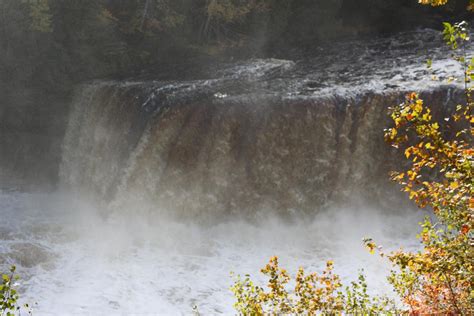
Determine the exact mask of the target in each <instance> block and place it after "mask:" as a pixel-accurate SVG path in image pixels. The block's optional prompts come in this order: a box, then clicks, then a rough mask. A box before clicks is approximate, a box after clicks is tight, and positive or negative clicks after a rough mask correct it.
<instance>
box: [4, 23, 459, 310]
mask: <svg viewBox="0 0 474 316" xmlns="http://www.w3.org/2000/svg"><path fill="white" fill-rule="evenodd" d="M430 34H431V35H432V33H430V32H422V33H421V34H420V33H413V34H405V35H400V36H399V37H395V38H392V39H386V40H380V41H375V42H349V43H346V44H344V45H345V46H344V45H342V46H339V47H335V48H331V49H332V50H329V51H322V52H320V53H318V54H317V55H318V56H316V57H314V56H312V57H311V58H303V59H302V60H301V61H298V62H292V61H287V60H276V59H268V60H250V61H247V62H241V63H236V64H231V65H216V66H215V67H211V68H212V70H210V71H209V73H208V74H205V75H202V76H201V77H200V78H191V79H187V80H182V81H165V80H163V81H154V80H143V79H141V80H134V81H127V82H115V81H97V82H92V83H88V84H84V85H82V86H79V87H77V89H76V92H75V97H74V100H73V104H72V108H71V114H70V118H69V123H68V127H67V132H66V135H65V139H64V142H63V155H62V164H61V167H60V185H59V186H60V188H61V191H62V192H61V193H58V194H56V195H53V196H51V195H48V196H47V197H45V196H42V195H40V196H36V195H31V194H24V193H2V194H1V195H0V201H1V204H2V205H5V212H9V213H8V214H7V216H6V218H7V219H8V220H6V221H5V222H2V223H1V224H0V236H1V242H0V254H1V255H0V264H3V265H8V264H10V263H17V264H18V265H19V266H20V271H21V273H22V275H24V278H25V282H24V283H23V288H24V289H25V290H26V296H25V298H26V299H27V300H30V301H31V300H33V301H37V302H38V307H37V309H38V313H39V314H41V313H45V314H48V313H50V314H67V313H72V314H78V313H79V314H82V313H87V314H108V315H112V314H128V313H132V312H133V313H157V314H177V313H183V314H189V313H190V312H191V311H192V308H193V306H194V305H196V306H197V307H198V309H199V311H200V312H203V313H204V314H216V313H232V303H231V301H232V297H231V294H230V292H229V290H228V287H229V286H230V284H231V283H232V280H231V278H230V277H229V272H230V271H234V272H236V273H242V274H245V273H251V274H253V275H255V276H257V273H258V271H259V267H261V266H263V265H264V264H265V262H266V261H267V260H268V258H269V257H270V256H272V255H279V256H280V257H281V260H282V264H283V265H285V266H287V267H288V268H289V271H293V272H294V271H296V268H297V266H299V265H303V266H305V268H307V269H309V270H315V271H317V270H320V268H321V266H322V265H323V264H324V263H323V262H324V261H325V260H327V259H334V260H335V262H336V270H337V272H339V273H341V274H342V276H343V278H344V280H346V281H348V280H351V279H353V278H354V275H355V274H356V272H357V270H358V269H360V268H365V270H366V273H367V274H368V277H369V278H368V279H369V284H370V285H371V286H372V291H376V292H381V293H385V292H388V287H387V284H386V282H384V278H383V275H384V274H385V273H386V271H387V267H386V263H384V261H383V260H381V259H378V258H374V257H370V256H369V255H368V254H366V253H365V251H364V249H363V247H362V243H361V238H363V237H364V236H372V237H374V238H375V239H377V240H378V241H379V243H381V244H384V246H386V247H387V248H393V247H399V246H400V245H404V246H407V247H416V240H415V239H414V236H415V235H416V230H417V228H416V227H417V222H418V219H419V218H420V216H422V214H420V213H418V212H415V211H413V209H412V208H411V207H410V206H409V205H408V204H404V203H402V202H400V201H401V199H399V197H400V195H399V193H398V188H397V187H396V186H395V185H393V184H391V183H390V182H389V181H388V179H387V173H388V171H390V170H392V169H394V168H397V167H400V166H399V165H398V164H397V163H396V161H398V157H397V156H396V155H397V153H396V151H394V150H393V149H391V148H390V147H389V146H387V145H386V144H385V143H384V141H383V129H384V128H385V127H387V125H388V124H389V119H388V118H387V115H386V112H387V107H388V106H391V105H393V104H397V103H399V102H400V101H401V100H402V99H403V97H404V94H405V93H406V92H407V91H412V90H416V91H422V92H423V95H422V96H423V98H424V99H425V101H426V103H427V104H430V105H431V106H432V107H433V108H434V109H435V115H442V114H443V113H444V112H445V111H449V110H450V108H451V107H452V106H453V105H455V104H456V102H457V101H458V100H461V98H462V93H461V92H460V90H459V87H457V86H456V85H450V86H442V85H440V82H439V81H432V80H431V79H430V78H429V76H428V78H425V77H426V76H427V75H429V74H430V72H432V73H435V74H436V75H437V76H438V77H439V78H442V77H448V76H450V75H451V74H454V73H456V72H457V71H458V70H459V68H458V67H457V66H456V65H455V64H451V63H449V62H447V61H444V60H441V61H437V62H434V63H433V66H432V69H431V70H426V69H425V67H424V66H423V65H422V61H423V60H424V59H425V58H426V56H425V55H424V54H419V53H418V52H416V50H417V48H419V47H425V48H426V47H430V46H429V45H433V47H438V46H440V45H439V43H427V42H421V38H429V36H430ZM402 43H403V45H402ZM335 51H337V52H338V53H337V54H336V53H335ZM431 53H432V54H434V56H435V57H436V56H437V55H440V54H441V52H440V51H437V50H433V51H431ZM357 65H359V66H357ZM257 279H258V277H257Z"/></svg>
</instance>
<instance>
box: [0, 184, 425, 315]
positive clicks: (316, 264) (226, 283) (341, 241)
mask: <svg viewBox="0 0 474 316" xmlns="http://www.w3.org/2000/svg"><path fill="white" fill-rule="evenodd" d="M72 205H75V206H74V207H72ZM0 207H1V208H0V212H1V215H2V216H1V217H2V221H1V224H0V225H1V226H0V232H2V237H1V239H0V258H2V259H3V268H5V267H6V266H7V265H9V264H13V263H15V264H17V265H19V273H20V274H21V275H22V277H23V281H22V283H21V289H22V290H23V291H24V295H23V297H24V299H25V300H27V301H29V302H37V303H38V304H37V306H36V308H35V315H83V314H85V315H129V314H135V315H146V314H148V315H150V314H160V315H163V314H171V315H176V314H190V313H191V312H192V310H193V306H197V307H198V310H199V311H200V312H201V313H202V314H204V315H209V314H219V313H223V314H233V313H234V311H233V308H232V304H233V298H232V294H231V292H230V291H229V287H230V286H231V284H232V279H231V277H230V272H231V271H233V272H235V273H239V274H246V273H249V274H251V275H252V276H253V278H254V279H255V280H257V281H259V282H262V283H261V284H262V285H263V284H264V281H265V279H264V278H263V277H262V276H261V275H260V274H259V272H258V271H259V269H260V268H261V267H262V266H264V265H265V264H266V262H267V261H268V259H269V258H270V257H271V256H273V255H277V256H279V257H280V260H281V265H282V266H284V267H286V268H288V270H289V271H290V273H292V274H293V275H294V274H295V273H296V270H297V268H298V267H299V266H303V267H305V268H306V269H307V270H308V271H321V269H322V268H323V266H324V262H325V260H328V259H333V260H335V268H336V272H338V273H340V274H341V275H342V277H343V279H344V281H345V282H346V283H347V282H349V281H350V280H353V279H354V278H355V277H356V275H357V271H358V270H359V269H361V268H363V269H365V271H366V273H367V275H368V282H369V286H370V288H371V291H372V292H377V293H388V294H390V287H389V285H388V284H387V283H386V281H385V275H386V274H387V272H388V265H387V263H386V262H384V261H383V260H382V259H380V258H379V257H377V256H373V255H370V254H368V253H367V251H366V250H365V249H364V247H363V245H362V242H361V239H362V238H363V237H365V236H371V237H373V238H374V239H376V240H377V241H378V242H379V244H383V245H384V246H385V248H397V247H399V246H402V245H404V246H406V247H416V246H417V242H416V239H415V235H416V232H417V223H418V221H419V219H420V218H421V217H422V214H420V213H415V212H412V211H406V212H400V213H399V214H391V215H388V214H384V213H383V212H379V211H377V210H370V209H352V210H350V209H344V210H342V209H341V210H330V211H327V212H325V213H321V214H319V215H317V216H316V217H315V218H314V220H312V221H311V222H308V221H303V220H298V219H295V220H294V221H293V222H291V223H288V222H283V221H281V220H277V219H273V218H271V217H269V218H267V219H266V220H265V221H264V222H261V223H248V222H243V221H237V222H236V221H233V222H228V223H221V224H216V225H214V226H208V227H199V226H197V225H194V224H183V223H177V222H172V221H164V220H160V218H157V217H156V216H155V217H148V216H146V215H144V214H140V213H138V212H135V213H134V212H133V211H130V212H128V213H127V214H129V215H117V214H116V215H115V216H111V217H108V218H104V217H102V216H101V215H99V214H100V212H98V211H97V210H96V209H95V208H93V207H91V206H90V205H86V204H84V203H78V201H77V200H76V201H72V200H70V198H64V197H60V196H57V195H32V194H24V193H1V194H0ZM20 243H21V244H23V245H26V246H24V247H23V248H21V249H22V251H23V252H25V254H26V256H29V257H30V260H31V261H32V263H31V264H29V265H27V266H24V265H22V262H18V256H14V255H12V254H13V253H15V252H14V251H13V249H14V246H15V244H20ZM35 247H36V248H40V249H41V251H42V252H43V255H42V256H38V255H36V254H37V253H39V252H40V251H35V252H32V251H31V249H36V248H35ZM35 260H37V261H36V262H35ZM1 262H2V261H0V263H1Z"/></svg>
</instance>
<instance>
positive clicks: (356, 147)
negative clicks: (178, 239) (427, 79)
mask: <svg viewBox="0 0 474 316" xmlns="http://www.w3.org/2000/svg"><path fill="white" fill-rule="evenodd" d="M260 63H264V61H260ZM270 63H271V64H270V65H266V66H267V67H260V68H259V69H263V74H262V73H261V72H259V71H260V70H258V71H255V69H256V68H258V67H255V65H252V67H248V69H251V71H252V73H251V74H252V76H248V73H247V76H246V75H245V73H244V75H242V72H241V73H239V75H238V76H237V77H231V76H228V77H227V78H226V77H225V76H224V78H220V79H215V80H194V81H183V82H179V83H176V82H157V81H144V82H143V81H141V82H125V83H124V82H122V83H119V82H93V83H91V84H86V85H83V86H80V87H78V88H77V91H76V97H75V99H74V102H73V110H72V113H71V116H70V122H69V126H68V129H67V133H66V137H65V141H64V145H63V163H62V166H61V171H60V178H61V182H62V185H63V187H69V188H71V189H73V190H75V191H77V192H83V193H84V194H87V195H89V196H94V197H95V198H97V199H99V200H101V201H107V203H108V204H109V206H110V205H113V206H114V207H117V206H123V207H133V206H135V207H136V206H137V205H140V206H144V205H146V207H147V208H148V209H149V211H158V210H159V211H164V212H166V213H167V214H171V215H173V216H178V217H180V218H193V219H195V220H197V219H202V220H206V219H209V218H219V217H223V216H227V215H229V214H233V215H235V216H243V217H246V218H248V217H250V218H252V217H255V216H259V214H265V211H268V210H270V211H271V212H273V214H279V215H282V216H289V215H291V214H294V213H299V214H312V213H315V212H317V210H320V209H324V208H327V207H329V206H333V205H338V204H341V203H354V201H362V202H363V203H372V204H376V205H379V206H380V205H382V206H384V207H385V208H389V207H396V205H397V203H398V202H397V201H398V199H397V197H398V188H397V187H396V186H395V185H393V184H391V183H390V181H389V180H388V173H389V171H390V170H394V169H396V168H397V167H399V165H397V163H395V161H397V160H400V157H399V156H397V155H399V153H397V151H396V150H394V149H393V148H391V147H390V146H388V145H387V144H385V143H384V140H383V130H384V128H386V127H387V126H389V124H390V120H389V117H388V115H387V108H388V107H389V106H393V105H395V104H398V103H400V102H401V101H402V100H403V98H404V95H405V94H406V92H407V91H409V90H407V89H404V88H400V89H392V90H388V91H383V92H377V91H375V92H374V91H367V90H358V91H356V92H354V93H352V94H351V93H339V94H338V93H333V94H328V93H315V94H311V95H297V94H292V93H287V92H286V91H284V92H280V91H277V92H274V91H269V90H268V89H267V90H266V91H264V92H262V90H261V88H260V87H259V88H258V89H259V92H258V93H255V91H254V90H253V89H255V86H257V85H262V82H266V85H269V84H271V83H273V82H275V81H276V80H277V79H275V71H276V70H280V72H279V73H278V74H277V75H276V78H280V77H281V71H282V70H281V69H282V67H283V68H285V69H284V70H283V72H288V68H291V66H290V67H288V63H275V61H274V60H271V61H270ZM282 65H283V66H282ZM231 73H233V74H235V73H236V72H235V71H234V72H231ZM268 73H271V77H270V79H269V77H266V76H268ZM256 74H258V75H256ZM242 78H245V79H242ZM262 78H264V79H262ZM293 80H296V79H293ZM299 80H301V79H299ZM236 86H238V87H239V88H238V89H236V88H235V87H236ZM423 97H424V98H425V99H426V101H427V103H430V105H431V106H433V107H434V108H435V109H439V110H440V111H444V110H443V109H446V108H447V107H448V105H449V104H451V103H453V102H454V100H455V99H456V98H457V99H460V98H461V97H462V96H461V93H459V91H457V90H455V89H454V88H453V87H438V88H436V89H430V90H429V91H426V93H424V95H423ZM440 111H438V112H440Z"/></svg>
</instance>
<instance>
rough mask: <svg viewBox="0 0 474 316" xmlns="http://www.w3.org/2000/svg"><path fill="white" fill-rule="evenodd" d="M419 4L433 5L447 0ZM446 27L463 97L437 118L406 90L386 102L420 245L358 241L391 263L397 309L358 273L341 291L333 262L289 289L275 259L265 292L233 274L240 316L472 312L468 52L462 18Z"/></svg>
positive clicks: (472, 129)
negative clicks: (423, 213) (389, 247)
mask: <svg viewBox="0 0 474 316" xmlns="http://www.w3.org/2000/svg"><path fill="white" fill-rule="evenodd" d="M419 2H420V3H422V4H428V5H432V6H438V5H443V4H445V3H447V2H448V1H447V0H439V1H437V0H426V1H425V0H420V1H419ZM473 2H474V1H471V2H470V4H471V5H470V7H469V9H471V8H472V7H474V6H473V5H472V4H473ZM444 26H445V30H444V32H443V37H444V39H445V41H446V43H447V45H448V46H449V47H450V48H451V49H452V50H453V56H454V58H455V60H457V61H458V62H459V63H460V64H461V66H462V68H463V69H464V71H463V72H464V73H463V78H462V81H463V82H464V90H465V96H466V97H465V103H464V104H459V105H457V106H456V107H455V109H453V111H452V113H451V114H450V115H449V116H448V117H446V118H444V119H442V120H440V119H439V118H437V119H435V118H434V115H433V113H432V110H431V109H430V108H429V106H426V105H425V104H424V102H423V100H422V99H421V98H420V96H419V95H418V94H417V93H410V94H408V95H407V97H406V99H405V101H404V102H403V103H402V104H400V105H398V106H396V107H393V108H390V116H391V118H392V120H393V126H392V127H391V128H388V129H387V130H386V131H385V139H386V141H387V142H388V143H390V144H391V145H392V146H393V147H395V148H397V149H399V150H400V151H401V152H402V154H403V158H404V159H406V168H405V170H403V171H397V172H393V173H392V175H391V177H392V179H393V180H394V181H396V182H398V183H399V184H400V185H401V186H402V190H403V191H405V192H407V194H408V196H409V198H410V199H411V200H413V201H414V202H415V203H416V205H417V206H418V207H420V208H426V209H428V210H429V211H430V214H431V216H427V217H426V219H425V220H424V222H422V223H421V229H422V230H421V233H420V234H419V238H420V241H421V245H422V247H421V250H420V251H417V252H410V251H405V250H403V249H400V250H398V251H394V252H390V253H384V252H383V250H382V248H381V247H378V246H377V245H376V244H375V242H374V241H373V240H372V239H370V238H369V239H365V240H364V242H365V244H366V246H367V248H368V249H369V251H370V252H371V253H374V252H375V251H376V250H378V251H379V253H380V255H381V256H383V257H387V258H388V260H389V261H390V262H391V263H392V267H393V269H392V271H391V274H390V276H389V277H388V280H389V282H390V283H391V284H392V286H393V288H394V290H395V292H396V293H397V294H398V296H399V298H400V300H401V302H402V303H403V305H402V306H400V309H399V310H398V309H397V307H395V304H393V302H391V301H390V300H388V299H386V298H373V297H370V296H369V295H368V294H367V292H366V283H365V279H364V277H363V275H362V274H361V275H360V276H359V282H353V283H352V286H351V287H347V288H346V291H345V292H343V291H341V288H342V284H341V282H340V279H339V277H338V276H337V275H335V274H333V272H332V267H333V263H332V262H328V264H327V267H326V270H325V271H324V272H323V273H322V274H321V275H318V274H309V275H305V273H304V270H303V269H300V270H299V271H298V274H297V276H296V279H295V282H296V286H295V288H294V290H293V291H292V292H291V293H289V292H287V290H286V286H287V284H288V282H289V281H290V277H289V276H288V273H287V272H286V271H285V270H283V269H281V268H280V267H279V266H278V259H277V258H276V257H274V258H272V259H271V260H270V263H269V264H268V265H267V266H266V267H265V268H264V269H262V273H264V274H265V275H267V276H268V277H269V279H270V280H269V283H268V288H269V291H268V292H265V291H264V289H262V288H260V287H258V286H255V285H254V284H253V283H252V281H251V280H250V279H249V277H247V278H246V279H244V280H242V279H240V278H238V279H237V280H236V283H235V285H234V286H233V288H232V290H233V292H234V294H235V297H236V298H237V303H236V304H235V307H236V309H237V310H238V311H239V312H240V313H241V314H244V315H247V314H252V315H261V314H265V313H272V314H280V313H284V314H308V315H314V314H331V315H332V314H342V313H343V314H363V315H377V314H395V315H398V314H409V315H474V259H473V258H474V233H473V232H474V230H473V228H474V194H473V193H474V177H473V169H474V148H473V145H474V115H473V107H474V100H473V98H472V93H471V90H472V89H471V81H472V80H474V58H472V59H470V58H469V56H468V55H467V52H466V46H467V45H466V44H467V42H468V41H469V35H468V32H467V24H466V23H465V22H462V23H457V24H454V25H451V24H450V23H445V24H444ZM403 158H402V159H403Z"/></svg>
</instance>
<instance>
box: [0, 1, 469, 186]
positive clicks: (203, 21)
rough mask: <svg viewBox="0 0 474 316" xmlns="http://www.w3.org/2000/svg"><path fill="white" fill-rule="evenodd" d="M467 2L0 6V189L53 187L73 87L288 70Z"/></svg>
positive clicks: (451, 16)
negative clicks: (250, 68) (241, 66)
mask: <svg viewBox="0 0 474 316" xmlns="http://www.w3.org/2000/svg"><path fill="white" fill-rule="evenodd" d="M467 2H468V1H467V0H457V1H452V2H450V3H449V4H448V5H447V6H443V7H438V8H435V9H433V8H427V7H425V6H421V5H419V4H418V3H417V1H413V0H388V1H378V0H359V1H354V0H232V1H231V0H78V1H76V0H0V100H1V107H0V133H1V134H2V137H1V138H0V151H1V152H2V153H4V154H3V155H2V156H1V157H0V166H1V168H0V183H2V184H3V185H5V182H9V183H7V187H11V186H12V185H13V186H20V187H24V184H25V183H28V184H36V185H37V186H38V185H39V186H40V187H42V188H44V187H47V186H54V183H55V179H56V178H57V166H58V165H59V155H60V144H61V141H62V136H63V134H64V128H65V122H66V118H67V113H68V104H69V103H70V99H71V96H72V91H73V87H74V86H75V85H76V84H78V83H81V82H85V81H89V80H92V79H117V80H120V79H125V78H131V77H137V76H140V77H147V78H152V79H184V78H185V77H189V76H192V75H196V74H198V73H199V71H200V69H205V68H206V67H207V66H208V65H209V64H212V63H216V62H219V61H233V60H237V59H243V58H253V57H256V58H265V57H273V58H283V59H285V58H287V59H295V58H297V55H298V52H302V51H304V52H309V53H311V50H312V49H313V48H314V47H315V46H317V45H320V44H322V43H324V42H330V41H334V40H340V39H345V38H353V37H357V36H374V35H380V34H386V33H393V32H397V31H402V30H410V29H414V28H416V27H434V28H439V27H440V23H441V22H442V21H445V20H452V21H456V20H461V19H462V18H464V16H465V15H466V14H467V13H466V11H465V8H466V6H467ZM430 9H431V10H430ZM295 56H296V57H295ZM32 156H33V157H36V159H37V164H36V165H32V164H31V163H29V158H28V157H32ZM11 179H15V181H17V182H18V183H11V181H12V180H11ZM45 184H47V185H46V186H45Z"/></svg>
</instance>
